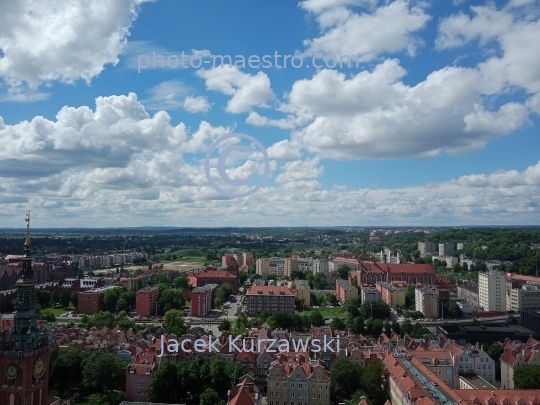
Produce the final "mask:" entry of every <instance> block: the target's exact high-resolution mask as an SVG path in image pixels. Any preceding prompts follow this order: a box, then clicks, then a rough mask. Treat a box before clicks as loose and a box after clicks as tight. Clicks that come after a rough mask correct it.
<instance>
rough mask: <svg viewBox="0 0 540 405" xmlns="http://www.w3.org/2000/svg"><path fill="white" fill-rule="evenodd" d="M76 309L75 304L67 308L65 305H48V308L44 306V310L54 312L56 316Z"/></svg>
mask: <svg viewBox="0 0 540 405" xmlns="http://www.w3.org/2000/svg"><path fill="white" fill-rule="evenodd" d="M74 309H75V307H74V306H72V305H70V306H69V307H68V308H67V309H65V308H64V307H58V306H56V307H47V308H42V311H45V310H47V311H50V312H52V313H53V314H54V315H55V316H58V315H62V314H65V313H66V312H69V311H73V310H74Z"/></svg>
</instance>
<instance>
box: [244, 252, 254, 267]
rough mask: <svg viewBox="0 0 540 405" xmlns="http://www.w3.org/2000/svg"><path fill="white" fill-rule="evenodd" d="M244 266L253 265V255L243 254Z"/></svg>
mask: <svg viewBox="0 0 540 405" xmlns="http://www.w3.org/2000/svg"><path fill="white" fill-rule="evenodd" d="M244 264H245V265H246V266H251V265H252V264H253V255H252V254H251V253H249V252H244Z"/></svg>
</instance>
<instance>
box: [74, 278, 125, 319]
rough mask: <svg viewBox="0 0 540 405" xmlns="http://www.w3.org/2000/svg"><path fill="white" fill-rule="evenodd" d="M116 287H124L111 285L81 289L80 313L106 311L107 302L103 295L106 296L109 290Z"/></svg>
mask: <svg viewBox="0 0 540 405" xmlns="http://www.w3.org/2000/svg"><path fill="white" fill-rule="evenodd" d="M114 288H120V289H121V290H123V288H122V287H118V286H115V285H111V286H107V287H99V288H94V289H92V290H87V291H79V298H78V307H77V309H78V311H79V313H80V314H88V315H94V314H97V313H98V312H99V311H104V310H105V303H104V302H103V297H104V296H105V293H106V292H107V291H109V290H111V289H114Z"/></svg>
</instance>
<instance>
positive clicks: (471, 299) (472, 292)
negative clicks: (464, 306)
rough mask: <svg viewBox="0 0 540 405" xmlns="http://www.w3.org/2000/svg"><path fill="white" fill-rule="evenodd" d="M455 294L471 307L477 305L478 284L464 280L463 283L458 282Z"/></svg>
mask: <svg viewBox="0 0 540 405" xmlns="http://www.w3.org/2000/svg"><path fill="white" fill-rule="evenodd" d="M457 296H458V298H459V299H462V300H465V301H466V302H468V303H469V304H471V305H472V306H473V307H475V308H476V307H478V306H479V301H478V284H476V283H473V282H464V283H463V284H459V285H458V286H457Z"/></svg>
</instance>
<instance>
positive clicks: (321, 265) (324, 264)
mask: <svg viewBox="0 0 540 405" xmlns="http://www.w3.org/2000/svg"><path fill="white" fill-rule="evenodd" d="M313 272H314V273H315V274H316V273H324V274H328V260H326V259H315V260H313Z"/></svg>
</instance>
